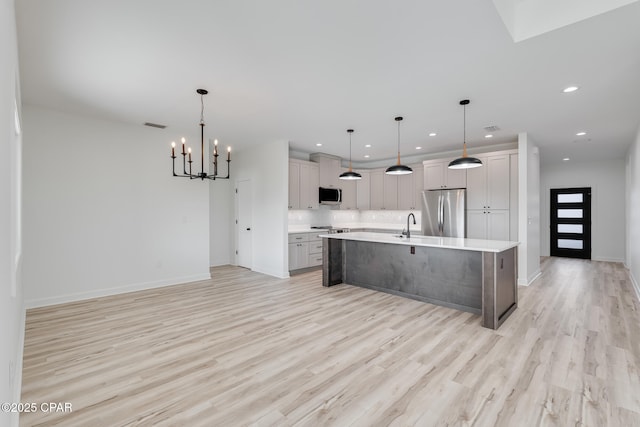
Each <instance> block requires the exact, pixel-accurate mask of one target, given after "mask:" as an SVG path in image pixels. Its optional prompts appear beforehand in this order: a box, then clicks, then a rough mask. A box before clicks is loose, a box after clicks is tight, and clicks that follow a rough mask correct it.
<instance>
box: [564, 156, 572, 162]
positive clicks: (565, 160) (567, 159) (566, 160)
mask: <svg viewBox="0 0 640 427" xmlns="http://www.w3.org/2000/svg"><path fill="white" fill-rule="evenodd" d="M569 160H571V159H570V158H568V157H565V158H564V159H562V161H563V162H568V161H569Z"/></svg>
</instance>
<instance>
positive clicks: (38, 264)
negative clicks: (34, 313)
mask: <svg viewBox="0 0 640 427" xmlns="http://www.w3.org/2000/svg"><path fill="white" fill-rule="evenodd" d="M24 129H25V132H24V143H23V145H24V229H25V232H24V263H23V266H24V269H23V271H24V288H25V301H26V303H27V306H29V307H34V306H42V305H51V304H56V303H63V302H68V301H74V300H80V299H87V298H93V297H98V296H103V295H111V294H118V293H123V292H129V291H134V290H139V289H147V288H153V287H158V286H165V285H171V284H177V283H185V282H189V281H196V280H203V279H207V278H209V277H210V275H209V186H208V181H199V180H197V181H190V180H188V179H183V178H174V177H172V176H171V163H170V158H169V154H170V147H169V141H170V140H171V136H170V135H169V134H168V133H167V132H164V131H161V130H158V129H153V128H147V127H144V126H142V125H130V124H123V123H116V122H109V121H104V120H97V119H92V118H88V117H80V116H76V115H71V114H65V113H60V112H56V111H53V110H47V109H43V108H39V107H33V106H25V107H24ZM186 136H187V137H189V135H186ZM191 139H192V140H197V137H196V135H193V136H192V138H191ZM196 152H197V150H196Z"/></svg>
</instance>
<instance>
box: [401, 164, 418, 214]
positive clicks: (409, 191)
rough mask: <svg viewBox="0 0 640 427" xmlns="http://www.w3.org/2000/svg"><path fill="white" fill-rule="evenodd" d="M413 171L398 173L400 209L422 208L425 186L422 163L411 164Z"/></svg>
mask: <svg viewBox="0 0 640 427" xmlns="http://www.w3.org/2000/svg"><path fill="white" fill-rule="evenodd" d="M409 166H410V167H411V169H413V173H412V174H409V175H398V209H402V210H419V209H421V207H420V206H421V204H420V203H421V199H422V190H423V186H424V171H423V168H422V165H419V164H418V165H409Z"/></svg>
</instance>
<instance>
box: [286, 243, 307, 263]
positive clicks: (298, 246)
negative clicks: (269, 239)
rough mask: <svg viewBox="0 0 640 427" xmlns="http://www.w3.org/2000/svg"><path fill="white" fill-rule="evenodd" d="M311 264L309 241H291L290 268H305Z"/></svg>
mask: <svg viewBox="0 0 640 427" xmlns="http://www.w3.org/2000/svg"><path fill="white" fill-rule="evenodd" d="M308 264H309V242H301V243H289V270H298V269H300V268H305V267H306V266H307V265H308Z"/></svg>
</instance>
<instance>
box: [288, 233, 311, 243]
mask: <svg viewBox="0 0 640 427" xmlns="http://www.w3.org/2000/svg"><path fill="white" fill-rule="evenodd" d="M308 241H309V234H308V233H292V234H289V243H299V242H308Z"/></svg>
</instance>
